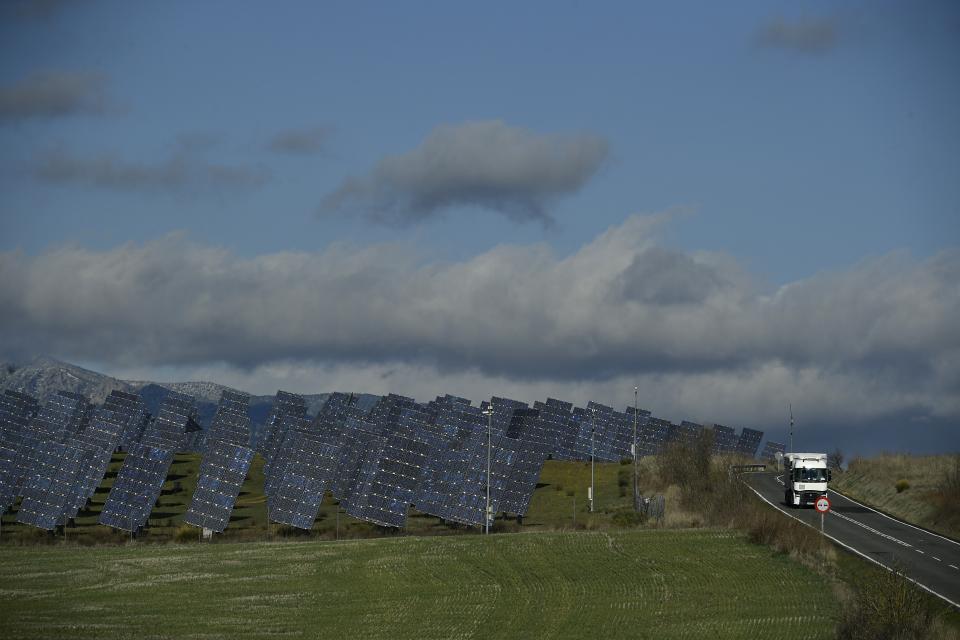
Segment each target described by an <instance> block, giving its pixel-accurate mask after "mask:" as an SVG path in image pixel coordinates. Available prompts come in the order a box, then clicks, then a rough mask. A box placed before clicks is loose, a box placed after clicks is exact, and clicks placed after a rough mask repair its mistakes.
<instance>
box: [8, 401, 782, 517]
mask: <svg viewBox="0 0 960 640" xmlns="http://www.w3.org/2000/svg"><path fill="white" fill-rule="evenodd" d="M367 406H369V405H367ZM487 410H489V413H490V415H486V413H487ZM635 430H636V431H635ZM251 432H252V429H251V423H250V417H249V396H248V395H246V394H243V393H239V392H234V391H230V390H225V391H224V392H223V394H222V396H221V399H220V404H219V406H218V409H217V413H216V415H215V417H214V419H213V423H212V424H211V426H210V429H209V431H208V432H206V431H204V430H203V427H202V425H200V423H199V422H198V420H197V407H196V402H195V400H194V399H193V398H192V397H190V396H188V395H185V394H182V393H178V392H175V391H170V392H169V393H168V395H167V396H166V397H165V398H164V400H163V402H162V404H161V406H160V409H159V411H158V414H157V416H156V418H154V419H152V420H151V419H150V415H149V413H147V411H146V408H145V405H144V403H143V401H142V399H141V398H139V397H138V396H136V395H134V394H129V393H125V392H121V391H115V392H113V393H111V395H110V396H109V397H108V398H107V399H106V401H105V402H104V404H103V406H101V407H99V408H98V409H96V411H91V406H90V405H89V403H87V402H86V400H85V399H83V398H82V397H81V396H79V395H77V394H71V393H67V392H63V393H60V394H57V395H56V396H54V397H53V398H52V399H51V400H50V401H49V402H47V403H46V404H45V405H44V406H43V407H41V408H39V410H38V406H37V403H36V401H34V400H33V399H32V398H30V397H29V396H26V395H24V394H18V393H16V392H13V391H8V392H5V393H4V394H3V396H2V400H0V495H2V497H3V499H4V504H2V505H0V506H3V507H4V508H8V507H9V506H10V504H12V503H13V502H14V500H15V499H16V498H17V497H18V496H19V495H21V494H22V495H23V497H24V499H23V502H22V504H21V509H20V512H19V515H18V519H19V521H21V522H24V523H28V524H32V525H34V526H38V527H42V528H48V529H49V528H53V527H55V526H57V524H58V523H61V522H64V521H66V520H67V519H69V518H71V517H74V516H75V515H76V514H77V513H78V511H79V510H80V509H81V508H83V506H84V504H85V503H86V501H87V500H88V499H89V498H90V496H91V495H93V493H94V491H95V490H96V487H97V486H98V485H99V483H100V481H101V480H102V478H103V475H104V473H105V471H106V468H107V466H108V464H109V461H110V458H111V455H112V453H113V452H114V451H115V450H116V449H117V447H118V446H123V447H126V448H128V449H129V453H128V455H127V458H126V460H125V462H124V465H123V467H122V468H121V470H120V473H119V475H118V477H117V479H116V482H115V483H114V485H113V488H112V490H111V491H110V494H109V495H108V497H107V501H106V504H105V505H104V508H103V510H102V512H101V518H100V521H101V523H103V524H106V525H109V526H113V527H116V528H119V529H123V530H127V531H136V530H137V529H139V528H140V527H142V526H144V525H145V524H146V523H147V522H148V519H149V514H150V512H151V510H152V508H153V505H154V504H155V503H156V500H157V498H158V496H159V494H160V491H161V488H162V486H163V483H164V481H165V479H166V476H167V471H168V469H169V466H170V464H171V462H172V460H173V456H174V453H175V452H177V451H200V452H202V453H203V459H202V462H201V465H200V472H199V478H198V481H197V488H196V491H195V492H194V495H193V498H192V500H191V504H190V507H189V509H188V511H187V513H186V515H185V516H184V521H185V522H187V523H189V524H192V525H195V526H198V527H203V528H204V529H209V530H212V531H217V532H222V531H223V530H224V529H225V528H226V527H227V526H228V524H229V521H230V515H231V513H232V510H233V507H234V504H235V502H236V500H237V496H238V495H239V492H240V487H241V486H242V484H243V482H244V480H245V479H246V476H247V472H248V470H249V468H250V465H251V462H252V460H253V457H254V448H252V447H251V446H249V445H250V438H251ZM703 432H704V427H702V426H701V425H700V424H697V423H695V422H688V421H683V422H681V423H680V424H673V423H671V422H669V421H667V420H663V419H660V418H656V417H653V416H651V414H650V412H649V411H647V410H645V409H639V408H638V409H636V410H635V409H634V408H633V407H627V408H626V410H625V411H622V412H621V411H618V410H616V409H614V408H613V407H609V406H606V405H603V404H600V403H596V402H589V403H588V404H587V405H586V406H585V407H577V406H574V405H573V404H572V403H569V402H564V401H562V400H557V399H554V398H548V399H547V400H546V401H545V402H536V403H535V404H534V406H533V407H532V408H531V407H529V406H528V405H527V404H526V403H523V402H520V401H516V400H512V399H509V398H501V397H494V398H492V399H491V400H490V401H489V402H484V403H482V404H481V405H480V406H479V407H477V406H473V405H472V403H471V402H470V401H469V400H468V399H466V398H460V397H456V396H451V395H446V396H440V397H437V398H436V399H435V400H433V401H431V402H428V403H425V404H422V403H418V402H416V401H415V400H414V399H412V398H406V397H404V396H399V395H396V394H390V395H387V396H384V397H383V398H381V399H380V400H379V401H378V402H377V403H376V404H374V405H373V406H372V408H370V409H369V410H367V409H365V408H363V407H362V406H361V405H360V403H359V402H358V400H357V398H356V397H355V396H353V395H352V394H343V393H334V394H331V395H330V396H329V397H328V399H327V401H326V402H325V404H324V405H323V407H321V409H320V412H319V414H318V415H317V416H316V417H315V418H313V419H310V418H309V417H308V416H307V413H306V402H305V399H304V398H303V397H302V396H299V395H296V394H292V393H287V392H284V391H278V392H277V395H276V397H275V399H274V406H273V409H272V411H271V414H270V416H269V418H268V420H267V423H266V425H265V428H264V429H263V430H262V431H260V432H259V433H260V434H261V437H260V438H259V439H258V440H259V441H258V442H257V443H256V451H258V452H259V453H261V455H262V456H263V458H264V477H265V484H264V492H265V494H266V495H267V500H268V513H269V518H270V520H271V521H273V522H278V523H284V524H289V525H291V526H294V527H300V528H304V529H310V528H312V526H313V523H314V521H315V519H316V517H317V513H318V510H319V508H320V505H321V503H322V501H323V499H324V495H325V494H326V493H327V492H330V493H331V494H332V496H333V497H334V498H335V499H337V500H339V501H340V503H341V505H342V507H343V509H344V510H345V511H346V513H348V514H349V515H351V516H354V517H356V518H358V519H361V520H366V521H369V522H373V523H376V524H378V525H382V526H389V527H403V526H405V524H406V518H407V513H408V511H409V508H410V506H411V505H413V506H415V507H416V508H417V509H418V510H419V511H421V512H423V513H427V514H432V515H436V516H439V517H441V518H443V519H445V520H449V521H453V522H460V523H464V524H468V525H482V524H483V523H484V522H485V520H486V516H485V507H486V504H487V482H488V472H487V465H488V455H489V490H490V504H491V511H492V512H493V513H509V514H514V515H518V516H522V515H523V514H525V513H526V510H527V508H528V507H529V502H530V498H531V496H532V494H533V491H534V489H535V488H536V483H537V479H538V478H539V475H540V471H541V469H542V466H543V463H544V462H545V460H547V459H548V458H551V457H552V458H556V459H564V460H590V459H591V458H593V459H595V460H597V461H617V460H621V459H625V458H629V457H630V456H631V455H633V444H634V441H635V440H636V444H637V449H636V453H637V455H640V456H642V455H651V454H655V453H657V452H659V451H660V450H661V449H662V448H663V447H664V446H666V445H667V444H669V443H670V442H672V441H678V440H685V439H688V438H692V437H696V436H697V435H699V434H701V433H703ZM712 435H713V438H714V447H715V451H717V452H736V453H739V454H741V455H745V456H751V457H752V456H754V455H755V454H756V450H757V448H758V446H759V443H760V441H761V440H762V437H763V433H762V432H760V431H756V430H753V429H747V428H745V429H743V430H742V431H741V433H740V435H739V437H738V436H737V434H736V432H735V431H734V430H733V429H731V428H728V427H725V426H723V425H713V426H712ZM488 438H489V454H488ZM776 445H777V443H768V444H767V448H765V449H764V455H765V456H767V455H768V454H769V451H770V450H771V447H774V446H776ZM780 446H781V448H782V445H780Z"/></svg>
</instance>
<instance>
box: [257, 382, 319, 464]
mask: <svg viewBox="0 0 960 640" xmlns="http://www.w3.org/2000/svg"><path fill="white" fill-rule="evenodd" d="M288 413H289V414H293V415H294V416H298V417H305V416H306V415H307V403H306V401H305V400H304V399H303V396H299V395H297V394H295V393H288V392H286V391H277V395H276V396H275V397H274V399H273V409H272V410H271V412H270V416H269V417H268V418H267V424H266V426H265V427H264V431H263V432H261V436H260V440H259V442H257V443H256V445H257V446H256V447H255V449H256V450H257V451H258V452H259V453H260V455H262V456H263V459H264V460H265V461H266V462H268V463H269V462H271V461H272V460H273V456H274V454H275V453H276V450H277V449H278V448H279V447H280V443H281V442H282V441H283V431H282V425H283V417H284V416H285V415H287V414H288Z"/></svg>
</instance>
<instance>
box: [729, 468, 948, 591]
mask: <svg viewBox="0 0 960 640" xmlns="http://www.w3.org/2000/svg"><path fill="white" fill-rule="evenodd" d="M744 484H746V485H747V488H749V489H750V491H753V492H754V493H755V494H757V496H758V497H759V498H760V499H761V500H763V501H764V502H766V503H767V504H768V505H770V506H771V507H773V508H774V509H776V510H777V511H779V512H780V513H782V514H783V515H785V516H787V517H788V518H793V519H794V520H796V521H797V522H799V523H800V524H802V525H804V526H805V527H810V528H811V529H813V530H814V531H818V529H817V527H815V526H813V525H812V524H810V523H807V522H804V521H803V520H801V519H800V518H798V517H797V516H795V515H793V514H792V513H788V512H787V511H786V510H785V509H782V508H780V507H778V506H777V505H775V504H773V503H772V502H770V501H769V500H767V499H766V498H765V497H764V496H763V494H762V493H760V492H759V491H757V490H756V489H754V488H753V487H751V486H750V484H749V483H747V482H744ZM857 504H859V503H857ZM868 508H869V507H868ZM871 511H873V509H871ZM890 519H891V520H894V521H896V522H899V520H895V518H890ZM916 528H917V527H914V529H916ZM921 531H923V530H922V529H921ZM822 535H823V536H824V537H825V538H830V539H831V540H833V541H834V542H836V543H837V544H838V545H840V546H841V547H843V548H844V549H847V550H848V551H852V552H853V553H855V554H857V555H858V556H860V557H861V558H863V559H864V560H867V561H869V562H872V563H873V564H875V565H877V566H879V567H883V568H884V569H886V570H887V571H891V572H892V571H893V569H892V568H891V567H888V566H887V565H885V564H883V563H882V562H880V561H879V560H877V559H876V558H872V557H870V556H868V555H867V554H865V553H864V552H862V551H860V550H859V549H855V548H853V547H851V546H850V545H848V544H846V543H845V542H842V541H840V540H838V539H837V538H835V537H834V536H832V535H830V534H829V533H823V534H822ZM950 566H951V567H953V568H954V569H956V567H954V566H953V565H950ZM901 575H903V577H904V578H906V579H907V580H909V581H910V582H912V583H913V584H915V585H917V586H918V587H920V588H921V589H923V590H924V591H926V592H927V593H932V594H933V595H935V596H937V597H938V598H940V599H941V600H943V601H944V602H946V603H948V604H950V605H952V606H954V607H956V608H958V609H960V604H957V603H956V602H954V601H953V600H951V599H950V598H948V597H947V596H945V595H943V594H942V593H937V592H936V591H934V590H933V589H931V588H930V587H928V586H927V585H925V584H921V583H919V582H917V581H916V580H914V579H913V578H911V577H910V576H908V575H906V574H901Z"/></svg>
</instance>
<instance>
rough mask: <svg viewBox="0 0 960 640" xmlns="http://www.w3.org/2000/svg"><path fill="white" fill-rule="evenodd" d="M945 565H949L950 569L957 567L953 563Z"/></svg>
mask: <svg viewBox="0 0 960 640" xmlns="http://www.w3.org/2000/svg"><path fill="white" fill-rule="evenodd" d="M947 566H948V567H950V568H951V569H957V565H955V564H948V565H947ZM957 571H960V569H957Z"/></svg>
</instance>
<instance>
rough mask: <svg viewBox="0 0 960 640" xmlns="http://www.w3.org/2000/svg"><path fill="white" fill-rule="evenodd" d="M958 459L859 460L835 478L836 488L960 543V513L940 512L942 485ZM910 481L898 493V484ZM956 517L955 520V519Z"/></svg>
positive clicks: (890, 457) (885, 456) (905, 457)
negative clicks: (958, 540)
mask: <svg viewBox="0 0 960 640" xmlns="http://www.w3.org/2000/svg"><path fill="white" fill-rule="evenodd" d="M955 460H956V456H950V455H940V456H916V455H908V454H882V455H879V456H876V457H873V458H857V459H854V460H852V461H851V462H850V465H849V468H848V469H847V471H845V472H843V473H835V474H834V475H833V483H832V486H833V487H834V488H836V489H838V490H839V491H841V492H843V493H845V494H846V495H848V496H850V497H851V498H854V499H856V500H860V501H861V502H864V503H866V504H869V505H871V506H873V507H876V508H877V509H881V510H883V511H886V512H887V513H889V514H891V515H893V516H896V517H898V518H902V519H903V520H906V521H908V522H913V523H915V524H919V525H920V526H923V527H927V528H928V529H931V530H934V531H938V532H940V533H943V534H944V535H948V536H951V537H953V538H954V539H960V513H951V510H950V509H943V508H938V506H939V500H940V499H942V496H941V495H940V492H939V485H940V484H941V483H942V482H943V479H944V476H945V475H946V474H947V472H948V471H950V470H951V468H952V467H953V465H954V464H956V462H955ZM901 480H903V481H906V485H907V486H906V488H903V486H902V485H901V490H900V491H897V482H898V481H901ZM951 515H952V517H951Z"/></svg>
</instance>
